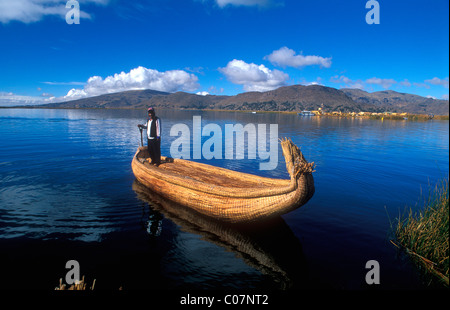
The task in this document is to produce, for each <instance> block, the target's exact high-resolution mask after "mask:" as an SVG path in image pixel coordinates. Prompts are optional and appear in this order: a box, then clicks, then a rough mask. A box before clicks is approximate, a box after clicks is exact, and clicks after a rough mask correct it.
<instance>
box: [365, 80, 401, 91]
mask: <svg viewBox="0 0 450 310" xmlns="http://www.w3.org/2000/svg"><path fill="white" fill-rule="evenodd" d="M366 83H367V84H375V85H379V86H381V87H383V88H384V89H388V88H389V87H391V86H392V85H394V84H396V83H397V82H396V81H395V80H393V79H380V78H377V77H373V78H370V79H367V80H366Z"/></svg>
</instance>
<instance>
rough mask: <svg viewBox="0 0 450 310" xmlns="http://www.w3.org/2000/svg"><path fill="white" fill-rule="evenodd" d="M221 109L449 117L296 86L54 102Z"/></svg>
mask: <svg viewBox="0 0 450 310" xmlns="http://www.w3.org/2000/svg"><path fill="white" fill-rule="evenodd" d="M148 106H154V107H162V108H178V109H221V110H251V111H302V110H317V109H318V108H322V109H323V110H324V111H326V112H332V111H342V112H361V111H366V112H385V111H388V112H408V113H412V114H430V113H432V114H436V115H449V101H448V100H436V99H432V98H425V97H421V96H417V95H411V94H405V93H399V92H395V91H392V90H389V91H379V92H373V93H368V92H366V91H363V90H360V89H340V90H338V89H335V88H332V87H325V86H320V85H310V86H303V85H292V86H284V87H280V88H277V89H275V90H271V91H266V92H246V93H241V94H238V95H235V96H215V95H206V96H201V95H195V94H190V93H185V92H176V93H166V92H160V91H155V90H149V89H147V90H131V91H125V92H120V93H113V94H105V95H100V96H96V97H89V98H84V99H78V100H73V101H67V102H59V103H51V104H48V105H46V107H55V108H145V107H148Z"/></svg>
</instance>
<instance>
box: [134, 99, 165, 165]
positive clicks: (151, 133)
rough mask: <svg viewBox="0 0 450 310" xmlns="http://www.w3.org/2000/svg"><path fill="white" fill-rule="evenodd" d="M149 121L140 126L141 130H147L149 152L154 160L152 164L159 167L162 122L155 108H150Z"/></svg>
mask: <svg viewBox="0 0 450 310" xmlns="http://www.w3.org/2000/svg"><path fill="white" fill-rule="evenodd" d="M147 112H148V119H147V123H146V124H145V125H141V124H139V125H138V127H139V128H141V129H142V128H145V129H147V143H148V152H149V154H150V158H151V159H152V162H151V164H152V165H156V166H159V165H160V164H161V121H160V120H159V117H157V116H156V115H155V110H154V109H153V108H148V110H147Z"/></svg>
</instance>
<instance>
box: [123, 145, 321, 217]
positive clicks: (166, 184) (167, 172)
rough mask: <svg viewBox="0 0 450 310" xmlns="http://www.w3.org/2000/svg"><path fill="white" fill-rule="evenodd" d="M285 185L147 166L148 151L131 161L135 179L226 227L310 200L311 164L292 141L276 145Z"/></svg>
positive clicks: (178, 164) (194, 167)
mask: <svg viewBox="0 0 450 310" xmlns="http://www.w3.org/2000/svg"><path fill="white" fill-rule="evenodd" d="M281 146H282V149H283V156H284V158H285V161H286V168H287V171H288V173H289V175H290V180H288V179H272V178H265V177H260V176H257V175H253V174H247V173H242V172H236V171H232V170H228V169H224V168H219V167H214V166H211V165H207V164H203V163H197V162H192V161H188V160H183V159H172V158H166V157H162V164H161V165H159V166H158V167H156V166H154V165H151V164H150V163H149V156H148V150H147V148H146V147H139V148H138V150H137V152H136V154H135V155H134V157H133V161H132V169H133V173H134V175H135V177H136V179H137V180H138V181H139V182H140V183H141V184H143V185H144V186H145V187H147V188H148V189H150V190H152V191H153V192H155V193H157V194H159V195H161V196H162V197H164V198H167V199H169V200H172V201H174V202H176V203H179V204H181V205H184V206H186V207H189V208H191V209H193V210H195V211H197V212H199V213H201V214H204V215H206V216H209V217H212V218H215V219H217V220H221V221H226V222H235V223H237V222H245V221H255V220H259V219H264V218H268V217H272V216H277V215H281V214H284V213H287V212H290V211H292V210H294V209H296V208H298V207H300V206H302V205H304V204H305V203H306V202H307V201H308V200H309V199H310V198H311V197H312V196H313V194H314V179H313V176H312V172H313V167H314V163H308V162H307V161H306V160H305V158H304V157H303V155H302V153H301V151H300V149H299V148H298V147H297V146H296V145H295V144H294V143H293V142H292V141H291V140H287V139H284V140H282V141H281Z"/></svg>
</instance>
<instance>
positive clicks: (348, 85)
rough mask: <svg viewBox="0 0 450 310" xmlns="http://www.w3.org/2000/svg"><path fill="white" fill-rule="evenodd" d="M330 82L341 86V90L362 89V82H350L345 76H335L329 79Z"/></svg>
mask: <svg viewBox="0 0 450 310" xmlns="http://www.w3.org/2000/svg"><path fill="white" fill-rule="evenodd" d="M330 82H332V83H337V84H341V85H342V88H357V89H364V82H363V81H361V80H356V81H355V80H352V79H350V78H348V77H346V76H345V75H335V76H332V77H331V78H330Z"/></svg>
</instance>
